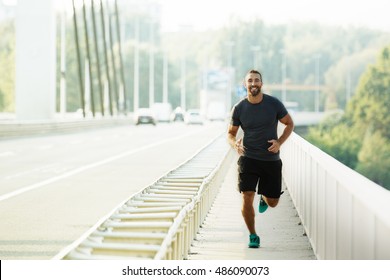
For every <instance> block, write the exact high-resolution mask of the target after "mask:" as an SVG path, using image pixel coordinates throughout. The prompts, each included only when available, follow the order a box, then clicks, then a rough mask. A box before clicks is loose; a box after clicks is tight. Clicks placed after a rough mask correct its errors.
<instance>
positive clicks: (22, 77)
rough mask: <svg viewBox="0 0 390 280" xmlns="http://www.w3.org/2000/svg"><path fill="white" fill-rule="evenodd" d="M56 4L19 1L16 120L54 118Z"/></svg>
mask: <svg viewBox="0 0 390 280" xmlns="http://www.w3.org/2000/svg"><path fill="white" fill-rule="evenodd" d="M54 5H55V1H53V0H39V1H31V0H18V4H17V9H16V11H17V12H16V73H15V74H16V75H15V77H16V82H15V85H16V86H15V95H16V97H15V101H16V102H15V103H16V106H15V107H16V108H15V110H16V116H17V118H18V119H19V120H47V119H52V118H54V114H55V104H56V103H55V92H56V91H55V90H56V87H55V80H56V26H55V11H54Z"/></svg>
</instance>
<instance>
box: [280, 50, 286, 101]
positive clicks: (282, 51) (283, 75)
mask: <svg viewBox="0 0 390 280" xmlns="http://www.w3.org/2000/svg"><path fill="white" fill-rule="evenodd" d="M280 52H281V53H282V55H283V60H282V86H283V87H282V102H286V101H287V90H286V76H287V55H286V50H285V49H284V50H281V51H280Z"/></svg>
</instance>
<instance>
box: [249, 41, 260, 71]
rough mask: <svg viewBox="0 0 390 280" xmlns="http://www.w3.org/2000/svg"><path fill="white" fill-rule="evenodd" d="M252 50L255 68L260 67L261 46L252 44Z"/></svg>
mask: <svg viewBox="0 0 390 280" xmlns="http://www.w3.org/2000/svg"><path fill="white" fill-rule="evenodd" d="M251 50H252V52H253V69H259V67H260V63H259V54H260V46H252V47H251Z"/></svg>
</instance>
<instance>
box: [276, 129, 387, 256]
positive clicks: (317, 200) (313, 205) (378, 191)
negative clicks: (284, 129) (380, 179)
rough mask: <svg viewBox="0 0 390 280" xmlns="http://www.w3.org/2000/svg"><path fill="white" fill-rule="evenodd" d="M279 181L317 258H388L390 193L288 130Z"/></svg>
mask: <svg viewBox="0 0 390 280" xmlns="http://www.w3.org/2000/svg"><path fill="white" fill-rule="evenodd" d="M281 156H282V160H283V172H284V180H285V183H286V185H287V188H288V190H289V192H290V193H291V197H292V198H293V200H294V204H295V206H296V209H297V211H298V214H299V216H300V218H301V220H302V223H303V225H304V227H305V231H306V234H307V236H308V237H309V239H310V242H311V244H312V246H313V250H314V252H315V254H316V256H317V258H318V259H331V260H335V259H364V260H365V259H390V191H388V190H386V189H384V188H382V187H381V186H379V185H377V184H375V183H374V182H372V181H370V180H368V179H367V178H366V177H364V176H362V175H360V174H359V173H357V172H355V171H354V170H352V169H350V168H348V167H347V166H345V165H343V164H342V163H340V162H339V161H337V160H336V159H334V158H332V157H331V156H329V155H328V154H326V153H324V152H323V151H321V150H320V149H318V148H317V147H315V146H313V145H311V144H310V143H309V142H307V141H306V140H304V139H303V138H301V137H300V136H298V135H297V134H293V135H292V136H291V137H290V138H289V140H288V141H287V142H286V143H285V144H284V145H283V147H282V150H281Z"/></svg>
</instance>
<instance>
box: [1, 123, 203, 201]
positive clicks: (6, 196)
mask: <svg viewBox="0 0 390 280" xmlns="http://www.w3.org/2000/svg"><path fill="white" fill-rule="evenodd" d="M197 133H199V130H195V131H192V132H189V133H187V134H184V135H180V136H177V137H173V138H169V139H166V140H163V141H159V142H156V143H152V144H149V145H146V146H143V147H140V148H137V149H135V150H129V151H126V152H124V153H121V154H118V155H115V156H112V157H109V158H106V159H103V160H100V161H98V162H95V163H91V164H87V165H84V166H82V167H79V168H76V169H74V170H71V171H69V172H66V173H64V174H62V175H58V176H55V177H52V178H49V179H46V180H44V181H41V182H39V183H35V184H32V185H29V186H25V187H22V188H20V189H18V190H16V191H13V192H10V193H7V194H4V195H1V196H0V202H1V201H4V200H7V199H9V198H12V197H15V196H18V195H20V194H23V193H26V192H29V191H32V190H35V189H38V188H41V187H44V186H46V185H49V184H51V183H54V182H57V181H59V180H62V179H65V178H68V177H71V176H73V175H76V174H79V173H81V172H83V171H86V170H89V169H92V168H95V167H98V166H101V165H104V164H106V163H109V162H112V161H115V160H118V159H121V158H124V157H127V156H129V155H132V154H135V153H138V152H140V151H143V150H147V149H150V148H153V147H156V146H159V145H162V144H165V143H167V142H170V141H176V140H179V139H182V138H185V137H188V136H190V135H192V134H197Z"/></svg>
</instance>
